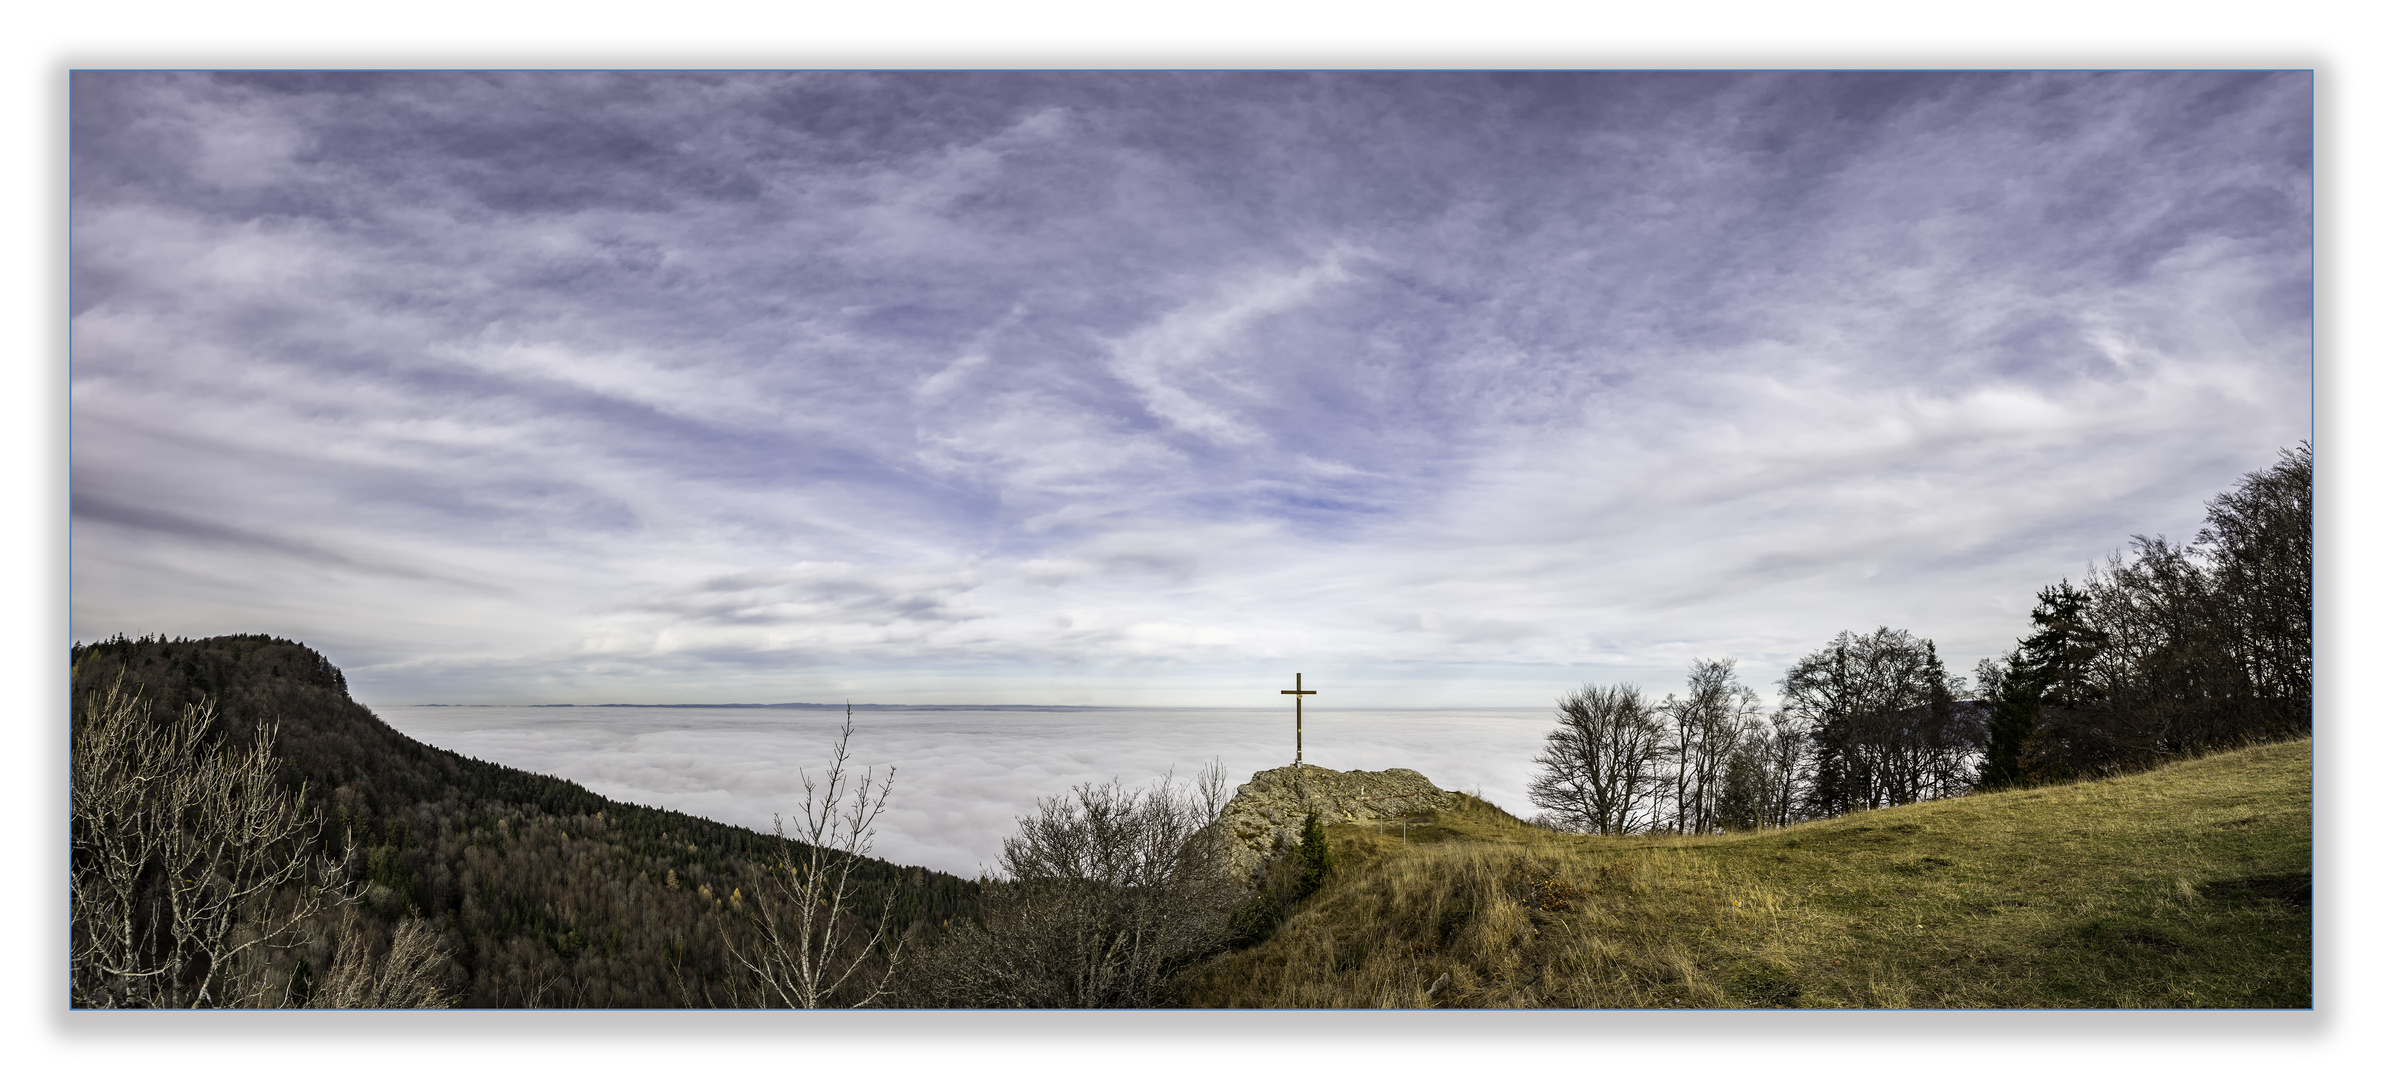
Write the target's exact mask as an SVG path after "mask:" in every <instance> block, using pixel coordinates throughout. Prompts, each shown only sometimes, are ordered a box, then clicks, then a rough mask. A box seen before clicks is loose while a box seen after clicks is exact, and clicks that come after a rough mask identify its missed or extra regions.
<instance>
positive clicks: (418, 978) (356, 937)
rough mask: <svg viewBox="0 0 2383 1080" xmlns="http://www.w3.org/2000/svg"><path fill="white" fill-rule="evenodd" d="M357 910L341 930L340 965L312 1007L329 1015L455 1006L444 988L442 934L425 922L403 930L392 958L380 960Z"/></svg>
mask: <svg viewBox="0 0 2383 1080" xmlns="http://www.w3.org/2000/svg"><path fill="white" fill-rule="evenodd" d="M361 923H362V920H361V919H360V918H358V916H357V915H356V908H355V906H353V905H350V906H349V907H348V908H347V909H346V918H345V919H343V920H342V921H341V923H340V928H339V959H338V961H337V962H336V963H334V964H333V965H332V967H331V970H330V971H329V972H328V973H326V974H325V975H324V976H323V981H322V983H321V985H319V986H316V987H315V988H314V990H313V993H312V995H311V996H310V997H309V998H308V1000H307V1002H306V1003H307V1004H308V1005H311V1006H314V1007H315V1008H328V1009H443V1008H446V1007H447V1006H448V1005H449V1004H450V1003H452V1001H453V997H452V996H451V995H449V994H448V992H447V991H446V990H445V988H444V987H443V986H442V985H441V982H442V978H443V976H444V975H445V973H446V968H447V966H448V964H449V962H450V961H449V959H448V955H447V950H446V948H445V946H444V945H442V944H441V943H440V941H439V934H438V931H437V930H435V929H433V928H432V927H431V925H430V923H429V922H428V921H426V920H422V919H406V920H404V921H402V922H400V923H398V924H397V930H396V933H395V934H394V935H392V938H391V940H390V942H389V951H388V953H387V954H386V955H381V956H375V955H374V951H373V948H372V941H371V940H370V937H369V936H368V935H367V934H366V933H365V931H364V928H363V926H362V925H361Z"/></svg>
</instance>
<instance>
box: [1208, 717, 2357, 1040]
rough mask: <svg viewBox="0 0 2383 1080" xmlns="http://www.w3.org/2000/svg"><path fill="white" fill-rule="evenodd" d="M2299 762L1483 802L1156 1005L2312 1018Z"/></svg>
mask: <svg viewBox="0 0 2383 1080" xmlns="http://www.w3.org/2000/svg"><path fill="white" fill-rule="evenodd" d="M2309 754H2310V745H2309V743H2308V741H2306V740H2301V741H2298V742H2292V743H2282V744H2275V745H2269V746H2262V747H2255V748H2251V749H2247V750H2241V751H2235V752H2231V753H2227V754H2220V755H2215V756H2211V757H2207V758H2202V759H2199V760H2195V761H2188V762H2184V763H2180V764H2177V765H2173V766H2170V767H2167V768H2164V769H2161V770H2158V771H2155V772H2150V773H2143V774H2139V775H2135V776H2128V777H2121V778H2117V779H2112V780H2104V781H2099V782H2094V783H2081V784H2075V785H2069V786H2063V787H2053V788H2038V789H2033V790H2028V791H2019V792H2009V793H2002V794H1993V795H1979V796H1971V797H1968V798H1963V799H1951V800H1946V801H1943V802H1937V803H1929V804H1923V805H1918V806H1908V807H1899V808H1896V809H1892V810H1880V811H1872V812H1869V813H1862V814H1853V815H1848V816H1846V817H1842V818H1837V819H1833V820H1830V821H1824V822H1815V823H1811V824H1806V825H1800V826H1797V827H1794V828H1790V829H1784V830H1774V831H1768V832H1762V833H1756V834H1752V835H1746V836H1729V837H1692V838H1679V837H1665V838H1650V837H1592V836H1573V835H1565V834H1558V833H1551V832H1547V831H1544V830H1539V829H1535V828H1532V827H1531V826H1529V825H1526V824H1524V823H1522V822H1520V821H1517V820H1515V819H1514V818H1513V817H1512V816H1511V815H1508V814H1506V813H1505V812H1503V811H1501V810H1498V809H1497V808H1496V807H1493V806H1490V805H1489V804H1487V803H1483V802H1479V801H1478V800H1468V802H1467V804H1466V805H1465V806H1464V807H1462V808H1459V809H1457V810H1454V811H1449V812H1445V813H1441V814H1438V815H1435V816H1434V817H1433V818H1432V820H1431V821H1430V823H1429V824H1427V825H1423V826H1420V827H1417V828H1414V829H1412V830H1410V832H1409V834H1408V837H1407V839H1406V841H1405V842H1403V843H1402V842H1401V840H1400V838H1399V836H1398V833H1397V831H1396V830H1395V828H1393V829H1391V830H1387V831H1386V832H1377V831H1376V830H1375V829H1374V828H1372V827H1370V826H1340V827H1335V828H1334V829H1332V830H1331V839H1332V842H1333V849H1334V852H1335V855H1336V856H1337V858H1338V860H1339V866H1338V868H1337V869H1336V870H1335V872H1334V875H1333V878H1332V879H1331V880H1330V881H1328V882H1327V883H1326V885H1325V887H1324V889H1323V890H1322V891H1321V892H1319V893H1318V894H1317V895H1316V897H1314V898H1313V899H1312V900H1310V901H1309V902H1308V903H1307V904H1306V905H1304V906H1303V907H1302V908H1301V909H1300V910H1299V911H1298V912H1296V913H1295V914H1294V915H1293V916H1292V918H1291V919H1290V920H1289V921H1288V922H1286V923H1285V924H1284V926H1283V927H1282V929H1281V930H1280V931H1279V932H1278V933H1277V934H1276V935H1275V936H1274V937H1273V938H1271V939H1270V940H1268V941H1266V942H1264V943H1261V944H1259V945H1257V946H1254V947H1252V948H1249V949H1244V950H1240V951H1237V952H1234V953H1229V954H1226V955H1224V956H1221V957H1218V958H1216V959H1214V960H1212V961H1210V962H1208V963H1206V964H1204V965H1202V966H1200V967H1198V968H1196V969H1194V970H1192V971H1190V972H1187V973H1186V974H1185V975H1184V976H1183V977H1182V978H1181V979H1179V980H1178V982H1177V983H1176V985H1175V988H1174V990H1175V993H1174V998H1175V1000H1176V1001H1178V1002H1179V1003H1181V1004H1185V1005H1194V1006H1211V1007H1329V1008H1382V1007H1387V1008H1422V1007H1435V1006H1437V1007H1446V1006H1471V1007H1493V1008H1495V1007H1534V1006H1554V1007H1589V1008H1647V1007H1690V1008H1754V1007H1811V1006H1821V1007H1828V1006H1839V1007H1842V1006H1853V1007H1871V1008H1904V1007H1926V1008H1947V1007H1950V1008H1971V1007H2079V1006H2088V1007H2117V1008H2132V1007H2195V1006H2217V1007H2244V1006H2250V1007H2284V1008H2304V1007H2307V1006H2308V1005H2309V994H2310V937H2309V927H2310V920H2309V871H2310V865H2311V863H2310V787H2309ZM1443 976H1445V982H1444V983H1443V982H1442V977H1443ZM1435 984H1441V986H1440V989H1439V990H1438V992H1437V993H1431V992H1430V991H1431V988H1432V987H1433V986H1434V985H1435Z"/></svg>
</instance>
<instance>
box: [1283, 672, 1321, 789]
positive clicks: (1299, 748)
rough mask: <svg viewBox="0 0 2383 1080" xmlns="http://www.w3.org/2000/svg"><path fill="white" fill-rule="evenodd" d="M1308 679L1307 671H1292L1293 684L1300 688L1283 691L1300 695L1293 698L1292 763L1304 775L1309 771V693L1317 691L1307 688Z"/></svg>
mask: <svg viewBox="0 0 2383 1080" xmlns="http://www.w3.org/2000/svg"><path fill="white" fill-rule="evenodd" d="M1306 679H1307V675H1306V673H1304V672H1297V671H1294V672H1292V673H1291V685H1292V686H1294V687H1299V688H1300V689H1295V690H1285V691H1283V693H1286V694H1295V695H1298V696H1296V697H1293V698H1292V699H1291V765H1292V766H1293V767H1294V768H1296V769H1298V770H1299V772H1300V774H1301V775H1303V776H1304V775H1306V773H1307V695H1309V694H1313V693H1315V691H1313V690H1309V689H1305V687H1306V685H1307V683H1306Z"/></svg>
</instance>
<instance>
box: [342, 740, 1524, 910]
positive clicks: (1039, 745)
mask: <svg viewBox="0 0 2383 1080" xmlns="http://www.w3.org/2000/svg"><path fill="white" fill-rule="evenodd" d="M1278 700H1281V699H1278ZM378 712H379V713H380V716H381V718H382V719H384V720H387V721H389V723H390V724H391V725H392V726H394V727H396V728H397V729H398V730H399V731H403V732H405V733H406V734H408V735H412V736H414V737H415V738H418V739H421V740H422V741H424V742H427V743H430V744H431V745H434V746H440V747H445V748H447V749H450V750H454V751H457V752H459V753H463V754H468V755H470V756H473V757H476V758H480V759H481V760H484V761H499V762H503V763H505V764H507V765H511V766H514V767H516V768H522V769H528V770H530V771H532V772H540V773H546V774H548V775H552V776H561V777H565V778H568V779H571V780H575V781H578V782H579V783H581V784H584V785H586V786H587V787H588V788H589V789H590V790H593V791H595V792H597V793H599V794H602V795H605V796H607V797H610V798H615V799H622V800H625V801H628V802H633V803H639V804H643V805H646V806H660V807H666V808H668V809H672V810H680V811H684V812H686V813H690V814H695V815H697V816H700V817H707V818H710V819H712V820H714V821H725V822H729V823H731V824H736V825H743V826H746V827H748V828H754V829H760V830H762V831H764V832H767V831H769V829H770V827H771V816H772V815H782V816H784V817H786V818H788V819H789V820H792V821H795V822H799V821H800V820H801V818H802V806H803V786H802V778H803V775H804V774H805V773H806V772H807V773H808V774H809V775H810V776H811V777H812V778H813V779H815V780H820V781H821V782H823V783H824V779H825V777H824V773H823V770H824V769H825V768H826V766H827V764H828V762H829V761H830V760H831V757H832V755H833V750H834V746H835V740H836V733H837V729H838V728H839V727H840V726H841V725H842V724H843V722H844V713H843V712H842V711H840V710H836V709H622V708H575V709H551V708H503V707H496V708H464V709H458V708H422V707H405V706H399V707H393V708H382V709H380V710H378ZM1549 727H1550V724H1549V722H1548V717H1547V713H1546V711H1545V710H1541V709H1521V710H1494V709H1467V710H1448V711H1388V712H1384V711H1365V710H1357V711H1351V710H1335V709H1310V710H1308V711H1307V720H1306V747H1307V760H1308V763H1309V764H1311V765H1320V766H1324V767H1326V768H1333V769H1343V770H1346V769H1389V768H1403V769H1415V770H1417V771H1419V772H1422V773H1423V774H1424V775H1425V776H1427V777H1430V778H1431V780H1432V782H1433V783H1436V784H1438V785H1440V786H1441V787H1444V788H1447V789H1449V790H1455V791H1472V792H1475V793H1477V794H1479V795H1481V796H1482V797H1483V798H1486V799H1488V800H1489V801H1491V802H1493V803H1496V804H1497V805H1499V806H1502V807H1505V808H1507V809H1508V810H1512V811H1515V812H1517V813H1520V814H1521V815H1523V816H1525V817H1528V816H1530V815H1531V814H1533V813H1535V812H1536V810H1535V809H1534V808H1532V807H1531V805H1530V799H1529V797H1528V796H1527V795H1526V794H1524V786H1525V785H1526V784H1527V783H1528V782H1529V775H1530V770H1531V767H1532V766H1531V756H1532V755H1533V754H1535V753H1537V752H1538V751H1539V748H1540V745H1541V743H1542V742H1543V741H1544V740H1545V738H1546V735H1547V730H1548V728H1549ZM849 749H850V751H851V754H852V774H853V780H854V783H855V784H857V783H858V781H859V778H860V777H861V774H862V773H863V771H864V770H868V771H869V776H870V777H872V778H873V779H875V780H883V779H884V778H885V777H886V775H887V770H888V769H889V768H890V769H892V770H893V774H892V775H893V785H894V786H893V794H892V797H891V799H890V801H889V802H888V803H887V804H886V810H885V814H884V816H883V817H882V818H880V819H879V822H878V833H877V847H876V854H877V855H878V856H879V857H881V858H886V859H891V860H893V861H895V862H898V863H907V864H913V865H921V866H931V867H934V868H935V869H938V870H944V871H949V872H951V873H955V874H961V875H964V876H970V877H973V876H975V875H976V874H977V873H978V872H979V871H982V870H991V869H994V868H995V867H996V866H998V865H999V862H1000V859H1001V841H1002V839H1003V838H1005V837H1007V836H1009V835H1011V834H1012V833H1014V832H1016V831H1017V821H1018V819H1019V818H1021V817H1024V816H1027V815H1029V814H1031V813H1032V812H1033V810H1034V804H1035V801H1036V800H1038V799H1045V798H1054V797H1064V796H1065V795H1066V794H1067V792H1069V791H1070V790H1072V789H1073V788H1075V787H1076V786H1077V785H1079V784H1102V783H1107V782H1108V781H1110V780H1119V781H1122V782H1124V783H1125V784H1127V785H1128V786H1132V787H1147V786H1149V785H1151V784H1153V783H1156V782H1158V781H1159V779H1160V778H1161V777H1163V776H1168V775H1171V776H1172V777H1173V779H1174V780H1175V781H1176V783H1177V784H1178V787H1179V790H1180V789H1182V788H1186V787H1188V786H1189V782H1190V781H1191V780H1192V779H1193V778H1195V777H1197V776H1198V774H1199V772H1200V770H1201V768H1202V767H1203V766H1205V765H1207V764H1208V763H1209V762H1210V761H1212V760H1213V761H1217V762H1220V763H1221V764H1223V766H1224V767H1225V772H1226V777H1227V784H1228V788H1227V791H1228V794H1229V793H1230V790H1231V788H1232V787H1237V786H1239V785H1241V784H1243V783H1246V782H1248V780H1249V778H1250V774H1251V773H1253V772H1256V771H1257V770H1259V769H1271V768H1274V767H1276V766H1277V765H1287V764H1289V763H1290V761H1291V715H1290V709H1289V708H1288V707H1287V706H1285V707H1282V708H1276V709H1082V710H1029V709H1018V710H1000V711H989V710H965V709H950V710H901V709H864V710H861V711H859V712H858V713H857V714H855V717H854V723H853V735H852V740H851V742H850V743H849Z"/></svg>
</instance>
